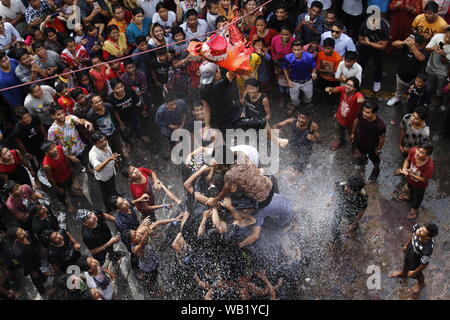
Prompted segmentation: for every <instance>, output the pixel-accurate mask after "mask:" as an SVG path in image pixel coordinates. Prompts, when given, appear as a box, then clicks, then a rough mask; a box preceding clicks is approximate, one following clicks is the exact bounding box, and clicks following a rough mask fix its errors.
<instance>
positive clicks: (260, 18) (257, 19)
mask: <svg viewBox="0 0 450 320" xmlns="http://www.w3.org/2000/svg"><path fill="white" fill-rule="evenodd" d="M259 20H261V21H264V24H266V25H267V21H266V18H264V16H257V17H256V19H255V25H256V21H259Z"/></svg>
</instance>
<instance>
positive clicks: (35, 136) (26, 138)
mask: <svg viewBox="0 0 450 320" xmlns="http://www.w3.org/2000/svg"><path fill="white" fill-rule="evenodd" d="M40 124H41V122H40V120H39V119H38V118H37V117H32V120H31V123H30V124H29V125H23V124H21V123H20V122H17V123H16V125H15V126H14V129H13V132H12V136H13V137H14V138H16V139H21V140H22V142H23V144H24V146H25V148H26V149H27V150H28V152H29V153H31V154H33V155H35V156H38V155H41V154H43V152H42V150H41V144H42V142H44V137H43V136H42V134H41V131H40V130H39V127H38V126H39V125H40Z"/></svg>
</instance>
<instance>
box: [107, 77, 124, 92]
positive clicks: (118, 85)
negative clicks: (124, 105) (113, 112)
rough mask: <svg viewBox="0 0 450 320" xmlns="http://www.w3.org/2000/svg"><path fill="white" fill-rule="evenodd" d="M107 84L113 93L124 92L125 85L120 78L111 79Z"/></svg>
mask: <svg viewBox="0 0 450 320" xmlns="http://www.w3.org/2000/svg"><path fill="white" fill-rule="evenodd" d="M109 84H110V85H111V89H112V90H113V92H114V94H115V95H118V96H123V95H124V94H125V85H124V83H123V81H122V80H121V79H119V78H116V79H112V80H111V81H110V82H109Z"/></svg>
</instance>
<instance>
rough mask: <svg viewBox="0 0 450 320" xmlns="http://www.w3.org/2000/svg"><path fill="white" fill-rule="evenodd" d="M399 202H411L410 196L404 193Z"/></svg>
mask: <svg viewBox="0 0 450 320" xmlns="http://www.w3.org/2000/svg"><path fill="white" fill-rule="evenodd" d="M398 200H402V201H408V200H409V195H408V194H406V193H402V194H400V195H399V196H398Z"/></svg>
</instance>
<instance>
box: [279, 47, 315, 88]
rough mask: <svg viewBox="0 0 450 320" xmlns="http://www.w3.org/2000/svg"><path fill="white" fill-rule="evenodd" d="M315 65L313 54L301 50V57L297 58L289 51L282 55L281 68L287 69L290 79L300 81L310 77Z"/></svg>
mask: <svg viewBox="0 0 450 320" xmlns="http://www.w3.org/2000/svg"><path fill="white" fill-rule="evenodd" d="M315 67H316V61H315V60H314V56H313V55H312V54H311V53H309V52H305V51H303V53H302V58H301V59H300V60H298V59H297V58H296V57H295V55H294V53H289V54H287V55H286V56H285V57H284V60H283V69H286V70H289V78H290V79H291V80H292V81H302V80H308V79H309V78H311V72H312V70H313V69H314V68H315Z"/></svg>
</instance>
